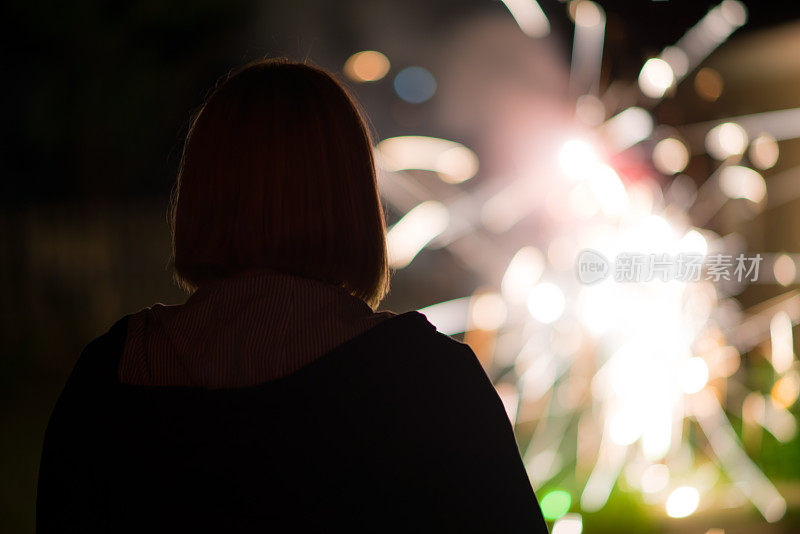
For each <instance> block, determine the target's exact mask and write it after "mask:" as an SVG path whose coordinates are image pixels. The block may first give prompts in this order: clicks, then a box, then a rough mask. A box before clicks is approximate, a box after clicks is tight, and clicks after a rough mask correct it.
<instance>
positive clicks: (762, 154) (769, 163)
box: [748, 133, 780, 170]
mask: <svg viewBox="0 0 800 534" xmlns="http://www.w3.org/2000/svg"><path fill="white" fill-rule="evenodd" d="M748 154H749V156H750V161H751V162H752V164H753V165H754V166H755V167H758V168H759V169H762V170H764V169H769V168H771V167H773V166H774V165H775V164H776V163H777V162H778V156H779V155H780V149H779V148H778V142H777V141H776V140H775V138H774V137H772V136H771V135H770V134H767V133H762V134H761V135H759V136H758V137H756V138H755V139H753V142H752V143H750V150H749V152H748Z"/></svg>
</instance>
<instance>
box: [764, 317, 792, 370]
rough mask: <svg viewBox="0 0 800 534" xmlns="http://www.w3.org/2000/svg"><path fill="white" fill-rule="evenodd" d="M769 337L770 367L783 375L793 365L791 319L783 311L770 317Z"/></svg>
mask: <svg viewBox="0 0 800 534" xmlns="http://www.w3.org/2000/svg"><path fill="white" fill-rule="evenodd" d="M769 335H770V342H771V345H772V357H771V358H770V359H771V361H772V366H773V367H774V368H775V371H776V372H778V373H785V372H786V371H788V370H789V369H790V368H791V367H792V363H794V341H793V336H792V318H791V317H789V314H788V313H786V312H785V311H779V312H778V313H776V314H775V315H773V316H772V320H771V321H770V323H769Z"/></svg>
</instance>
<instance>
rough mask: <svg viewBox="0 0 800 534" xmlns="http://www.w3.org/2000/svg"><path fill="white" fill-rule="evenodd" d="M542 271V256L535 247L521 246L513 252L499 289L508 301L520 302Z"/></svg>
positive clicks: (526, 297) (524, 298)
mask: <svg viewBox="0 0 800 534" xmlns="http://www.w3.org/2000/svg"><path fill="white" fill-rule="evenodd" d="M543 272H544V256H543V255H542V253H541V252H539V250H538V249H537V248H535V247H523V248H521V249H519V250H518V251H517V253H516V254H514V257H513V258H512V259H511V262H510V263H509V264H508V268H506V272H505V274H504V275H503V281H502V282H501V283H500V290H501V291H502V292H503V296H504V297H505V298H507V299H508V300H509V301H510V302H516V303H521V302H525V301H527V299H528V294H529V293H530V292H531V289H533V287H534V286H535V285H536V282H538V281H539V278H541V276H542V273H543Z"/></svg>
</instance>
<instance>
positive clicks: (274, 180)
mask: <svg viewBox="0 0 800 534" xmlns="http://www.w3.org/2000/svg"><path fill="white" fill-rule="evenodd" d="M170 219H171V221H170V222H171V226H172V262H173V268H174V272H175V278H176V280H177V281H178V282H179V283H180V284H181V285H182V286H183V287H184V288H186V289H188V290H190V291H191V290H194V289H196V288H197V287H199V286H202V285H203V284H205V283H207V282H210V281H214V280H217V279H221V278H225V277H227V276H230V275H233V274H236V273H240V272H245V271H252V270H260V269H266V270H274V271H280V272H284V273H289V274H294V275H298V276H302V277H306V278H314V279H317V280H322V281H325V282H328V283H331V284H335V285H338V286H340V287H342V288H344V289H345V290H347V291H348V292H349V293H351V294H352V295H354V296H356V297H358V298H360V299H362V300H364V301H365V302H366V303H367V304H369V305H370V306H371V307H373V308H375V307H376V306H377V305H378V303H379V302H380V300H381V299H382V298H383V297H384V296H385V295H386V292H387V290H388V284H389V269H388V261H387V252H386V228H385V222H384V217H383V210H382V207H381V203H380V198H379V196H378V187H377V181H376V176H375V165H374V161H373V153H372V142H371V139H370V135H369V130H368V128H367V125H366V123H365V120H364V118H363V117H362V114H361V113H360V112H359V109H358V106H357V104H356V102H355V101H354V99H353V98H352V97H351V96H350V95H349V94H348V92H347V90H346V89H345V88H344V87H343V86H342V85H341V84H340V83H339V82H338V81H337V80H336V79H335V78H334V77H333V76H332V75H331V74H329V73H327V72H325V71H324V70H321V69H319V68H316V67H313V66H310V65H307V64H303V63H293V62H290V61H288V60H286V59H264V60H259V61H256V62H253V63H250V64H248V65H245V66H244V67H242V68H240V69H239V70H237V71H234V72H232V73H231V74H229V75H228V76H227V77H226V78H225V79H224V80H223V81H222V83H221V84H219V85H218V86H217V87H216V89H215V90H214V91H213V92H212V93H211V95H210V96H209V97H208V99H207V101H206V103H205V104H204V105H203V106H202V108H201V109H200V111H199V112H198V113H197V115H196V116H195V118H194V120H193V121H192V124H191V127H190V129H189V134H188V136H187V139H186V143H185V145H184V149H183V155H182V157H181V163H180V168H179V171H178V177H177V182H176V185H175V191H174V193H173V201H172V206H171V210H170Z"/></svg>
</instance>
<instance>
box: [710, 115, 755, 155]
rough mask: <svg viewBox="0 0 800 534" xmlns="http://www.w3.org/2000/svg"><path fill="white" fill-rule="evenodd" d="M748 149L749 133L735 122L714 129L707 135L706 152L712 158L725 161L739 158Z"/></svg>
mask: <svg viewBox="0 0 800 534" xmlns="http://www.w3.org/2000/svg"><path fill="white" fill-rule="evenodd" d="M745 148H747V132H746V131H745V129H744V128H742V127H741V125H739V124H737V123H735V122H725V123H722V124H720V125H719V126H715V127H713V128H712V129H711V130H709V131H708V134H707V135H706V151H707V152H708V155H709V156H711V157H712V158H715V159H718V160H724V159H727V158H729V157H731V156H738V155H740V154H742V153H743V152H744V149H745Z"/></svg>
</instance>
